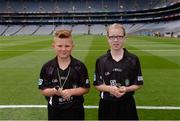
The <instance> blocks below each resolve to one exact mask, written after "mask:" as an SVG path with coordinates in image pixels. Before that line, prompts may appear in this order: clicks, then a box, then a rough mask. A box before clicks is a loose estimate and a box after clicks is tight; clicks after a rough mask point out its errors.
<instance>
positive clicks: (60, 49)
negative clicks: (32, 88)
mask: <svg viewBox="0 0 180 121" xmlns="http://www.w3.org/2000/svg"><path fill="white" fill-rule="evenodd" d="M52 46H53V48H54V50H55V52H56V55H57V56H58V57H59V58H61V59H66V58H68V57H69V56H70V55H71V51H72V48H73V42H72V40H71V38H56V39H55V41H54V43H53V44H52Z"/></svg>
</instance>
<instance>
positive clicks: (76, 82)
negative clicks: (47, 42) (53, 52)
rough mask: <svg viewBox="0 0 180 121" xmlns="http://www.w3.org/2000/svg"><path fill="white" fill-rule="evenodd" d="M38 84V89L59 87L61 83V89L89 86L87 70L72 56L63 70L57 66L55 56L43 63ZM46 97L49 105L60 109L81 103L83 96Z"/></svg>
mask: <svg viewBox="0 0 180 121" xmlns="http://www.w3.org/2000/svg"><path fill="white" fill-rule="evenodd" d="M58 73H59V74H58ZM68 73H69V74H68ZM67 76H68V77H67ZM66 78H67V79H66ZM60 81H61V82H60ZM38 85H39V89H42V90H43V89H45V88H53V87H57V86H60V87H61V86H62V85H63V89H71V88H77V87H83V88H90V82H89V77H88V72H87V69H86V67H85V65H84V64H83V63H82V62H80V61H79V60H77V59H75V58H73V57H72V56H71V62H70V65H69V66H68V68H66V69H65V70H61V69H60V68H59V66H58V61H57V57H55V58H54V59H52V60H50V61H49V62H47V63H45V64H44V65H43V67H42V69H41V72H40V79H39V83H38ZM46 99H47V101H48V104H49V105H51V106H53V107H59V108H60V109H67V108H70V107H71V106H75V105H76V106H78V105H82V104H83V102H84V98H83V96H72V97H70V99H69V100H64V99H63V98H62V97H61V96H57V95H54V96H52V97H46Z"/></svg>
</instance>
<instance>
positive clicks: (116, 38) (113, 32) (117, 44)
mask: <svg viewBox="0 0 180 121" xmlns="http://www.w3.org/2000/svg"><path fill="white" fill-rule="evenodd" d="M108 42H109V45H110V47H111V49H113V50H120V49H122V48H123V45H124V42H125V36H124V32H123V30H122V29H118V28H110V29H109V35H108Z"/></svg>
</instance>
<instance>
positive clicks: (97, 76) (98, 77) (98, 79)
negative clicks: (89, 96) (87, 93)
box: [93, 59, 104, 86]
mask: <svg viewBox="0 0 180 121" xmlns="http://www.w3.org/2000/svg"><path fill="white" fill-rule="evenodd" d="M103 66H104V65H103V64H102V63H100V60H99V59H97V60H96V66H95V73H94V82H93V85H94V86H98V85H101V84H103V83H104V81H103Z"/></svg>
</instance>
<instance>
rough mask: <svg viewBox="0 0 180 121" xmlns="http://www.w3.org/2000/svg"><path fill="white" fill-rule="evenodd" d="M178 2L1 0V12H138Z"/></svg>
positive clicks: (147, 0) (148, 0)
mask: <svg viewBox="0 0 180 121" xmlns="http://www.w3.org/2000/svg"><path fill="white" fill-rule="evenodd" d="M176 2H179V0H1V4H0V12H1V13H3V12H5V13H6V12H9V13H18V12H20V13H21V12H23V13H24V12H27V13H38V12H45V13H46V12H69V11H73V12H78V11H81V12H82V11H92V12H93V11H96V12H98V11H136V10H147V9H153V8H159V7H165V6H169V5H171V4H173V3H176Z"/></svg>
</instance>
